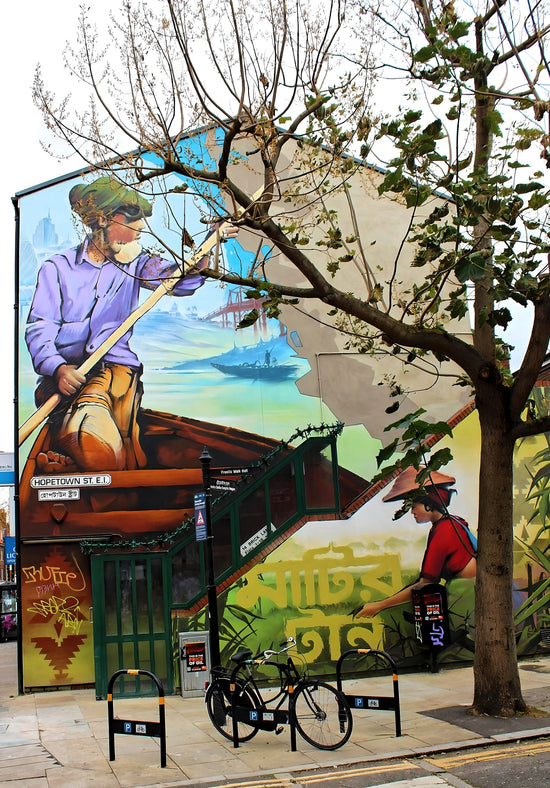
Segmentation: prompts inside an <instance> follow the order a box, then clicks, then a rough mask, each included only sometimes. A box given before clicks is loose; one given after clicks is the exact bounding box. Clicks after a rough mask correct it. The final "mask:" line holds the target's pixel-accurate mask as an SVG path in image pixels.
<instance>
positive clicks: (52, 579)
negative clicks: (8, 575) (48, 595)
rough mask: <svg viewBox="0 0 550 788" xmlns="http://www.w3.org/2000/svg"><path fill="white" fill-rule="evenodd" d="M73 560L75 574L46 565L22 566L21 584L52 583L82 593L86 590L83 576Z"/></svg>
mask: <svg viewBox="0 0 550 788" xmlns="http://www.w3.org/2000/svg"><path fill="white" fill-rule="evenodd" d="M73 560H74V562H75V565H76V569H77V571H76V572H69V571H67V570H66V569H61V567H59V566H48V565H47V564H41V565H40V566H23V567H22V568H21V571H22V573H23V582H25V583H40V584H47V583H50V584H51V583H53V585H54V586H61V585H65V586H68V587H69V588H70V590H71V591H75V592H77V591H84V589H85V588H86V580H85V578H84V574H83V572H82V570H81V568H80V566H79V565H78V561H77V560H76V559H73Z"/></svg>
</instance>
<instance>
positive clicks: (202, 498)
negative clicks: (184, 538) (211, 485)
mask: <svg viewBox="0 0 550 788" xmlns="http://www.w3.org/2000/svg"><path fill="white" fill-rule="evenodd" d="M194 502H195V540H196V541H197V542H206V540H207V538H208V532H207V529H206V493H204V492H200V493H195V497H194Z"/></svg>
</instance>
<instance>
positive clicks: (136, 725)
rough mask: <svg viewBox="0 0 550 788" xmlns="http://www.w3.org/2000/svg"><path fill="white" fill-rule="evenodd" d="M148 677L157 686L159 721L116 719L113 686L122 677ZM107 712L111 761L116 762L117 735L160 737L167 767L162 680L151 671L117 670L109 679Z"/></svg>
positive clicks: (162, 757)
mask: <svg viewBox="0 0 550 788" xmlns="http://www.w3.org/2000/svg"><path fill="white" fill-rule="evenodd" d="M124 675H130V676H137V675H142V676H147V677H148V678H150V679H151V681H152V682H153V683H154V684H155V686H156V688H157V692H158V700H159V721H158V722H148V721H143V720H121V719H119V718H118V717H117V718H116V719H115V716H114V708H113V686H114V683H115V681H116V680H117V679H118V678H120V676H124ZM107 710H108V720H109V760H110V761H114V760H115V733H122V734H125V735H126V736H158V737H159V738H160V765H161V768H164V767H165V766H166V714H165V706H164V688H163V686H162V684H161V682H160V679H159V678H157V676H155V674H154V673H151V672H150V671H149V670H138V669H132V670H117V671H116V672H115V673H113V675H112V676H111V678H110V679H109V686H108V688H107Z"/></svg>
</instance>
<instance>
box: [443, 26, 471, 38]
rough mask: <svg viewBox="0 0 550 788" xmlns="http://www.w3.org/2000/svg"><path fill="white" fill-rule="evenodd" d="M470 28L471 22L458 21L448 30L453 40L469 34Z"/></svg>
mask: <svg viewBox="0 0 550 788" xmlns="http://www.w3.org/2000/svg"><path fill="white" fill-rule="evenodd" d="M469 29H470V22H457V23H456V24H454V25H453V26H452V27H450V28H449V29H448V31H447V32H448V34H449V37H450V38H452V39H453V41H458V39H459V38H463V37H464V36H466V35H468V31H469Z"/></svg>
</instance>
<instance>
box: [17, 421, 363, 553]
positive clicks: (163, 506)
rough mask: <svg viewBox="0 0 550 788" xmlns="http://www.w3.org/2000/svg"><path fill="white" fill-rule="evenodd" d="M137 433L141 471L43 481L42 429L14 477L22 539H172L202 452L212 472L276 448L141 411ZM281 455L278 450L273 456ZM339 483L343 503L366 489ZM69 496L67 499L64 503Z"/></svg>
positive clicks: (65, 474) (351, 480)
mask: <svg viewBox="0 0 550 788" xmlns="http://www.w3.org/2000/svg"><path fill="white" fill-rule="evenodd" d="M140 427H141V443H142V446H143V449H144V451H145V453H146V456H147V458H148V463H147V466H146V467H145V468H143V469H140V470H134V471H109V472H107V473H101V472H97V473H96V472H94V473H82V472H80V471H70V470H62V471H59V472H57V473H55V474H51V473H49V474H45V473H44V471H43V470H42V469H41V468H40V467H39V464H38V463H37V456H38V454H40V453H41V452H48V451H49V450H51V449H52V448H53V447H52V445H51V440H50V430H49V427H48V424H46V425H45V426H43V427H42V429H41V431H40V433H39V435H38V437H37V439H36V441H35V443H34V445H33V447H32V449H31V450H30V452H29V456H28V459H27V462H26V464H25V467H24V469H23V473H22V475H21V484H20V491H19V492H20V512H21V518H20V522H21V536H22V538H23V539H25V538H36V537H38V538H40V537H47V536H61V537H63V536H67V537H69V536H84V535H86V536H87V537H90V536H94V535H96V536H100V535H103V536H107V535H111V534H112V535H123V536H128V535H131V534H134V533H136V534H137V533H140V534H143V533H159V532H162V531H172V530H174V529H176V528H178V527H179V526H180V525H181V523H182V521H184V520H185V519H187V518H188V517H190V516H192V515H193V513H194V502H193V496H194V494H195V493H196V492H198V491H200V490H202V489H203V487H202V484H203V482H202V466H201V462H200V456H201V454H202V452H203V449H204V447H207V449H208V451H209V453H210V455H211V456H212V468H213V469H214V468H238V467H248V466H250V465H253V464H254V463H256V462H258V460H260V459H261V458H263V457H265V455H266V454H269V453H270V452H272V451H273V450H274V449H275V448H276V447H277V446H279V442H278V441H276V440H274V439H272V438H266V437H263V436H261V435H257V434H255V433H250V432H246V431H244V430H239V429H235V428H233V427H227V426H223V425H219V424H214V423H211V422H206V421H200V420H198V419H192V418H187V417H183V416H174V415H173V414H170V413H162V412H160V411H154V410H149V409H142V411H141V413H140ZM289 451H291V449H290V448H286V449H283V450H282V454H279V456H284V452H289ZM319 468H320V469H319V471H317V472H319V473H322V474H323V475H324V476H325V477H326V478H325V483H329V482H330V480H331V476H330V474H331V473H332V468H331V465H330V463H329V462H328V461H327V460H325V459H324V458H322V457H321V463H320V466H319ZM213 475H214V474H213ZM339 476H340V488H341V491H342V496H343V497H344V498H345V499H347V500H351V499H352V498H355V497H356V496H357V495H359V494H360V492H362V491H363V490H364V488H365V486H366V482H365V480H364V479H362V478H361V477H359V476H357V475H356V474H354V473H351V472H350V471H347V470H345V469H343V468H340V470H339ZM236 478H239V477H236ZM69 491H72V494H73V495H74V496H75V497H74V498H71V497H68V495H69ZM77 495H78V497H76V496H77Z"/></svg>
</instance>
